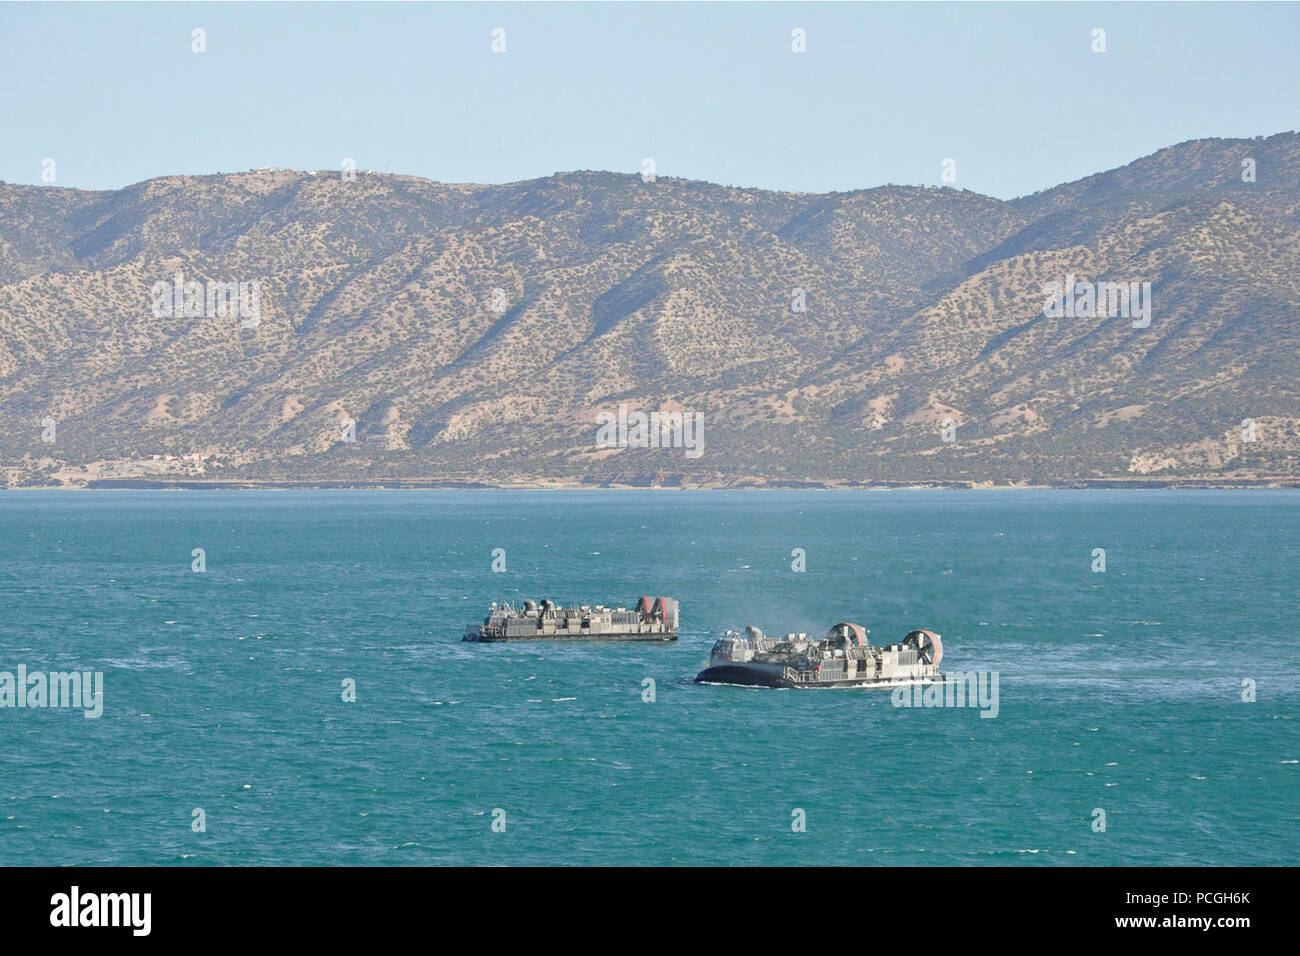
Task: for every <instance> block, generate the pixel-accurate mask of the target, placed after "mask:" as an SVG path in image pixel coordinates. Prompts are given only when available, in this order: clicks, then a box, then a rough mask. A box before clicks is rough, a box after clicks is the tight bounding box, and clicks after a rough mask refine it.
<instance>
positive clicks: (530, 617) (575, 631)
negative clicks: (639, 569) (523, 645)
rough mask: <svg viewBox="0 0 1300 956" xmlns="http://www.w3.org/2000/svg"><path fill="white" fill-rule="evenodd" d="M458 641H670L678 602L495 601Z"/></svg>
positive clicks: (658, 599)
mask: <svg viewBox="0 0 1300 956" xmlns="http://www.w3.org/2000/svg"><path fill="white" fill-rule="evenodd" d="M461 640H462V641H482V642H488V641H675V640H677V602H676V601H674V600H673V599H672V598H666V597H656V598H651V597H643V598H641V600H640V601H638V602H637V605H636V607H635V608H634V609H633V610H631V611H629V610H628V609H627V608H625V607H605V605H603V604H597V605H596V606H595V607H591V606H589V605H586V604H582V605H577V606H574V607H560V606H559V605H556V604H553V603H552V602H550V601H541V602H537V601H524V603H523V605H522V606H521V607H519V608H514V607H511V606H510V605H509V604H508V603H503V604H499V605H498V604H497V603H496V602H495V601H494V602H493V603H492V607H491V608H490V609H489V610H488V615H487V617H485V618H484V619H483V623H482V624H471V625H470V626H469V627H468V628H466V629H465V636H464V637H463V638H461Z"/></svg>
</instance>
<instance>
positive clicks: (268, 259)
mask: <svg viewBox="0 0 1300 956" xmlns="http://www.w3.org/2000/svg"><path fill="white" fill-rule="evenodd" d="M1043 148H1044V150H1050V149H1051V148H1052V147H1051V143H1050V141H1045V142H1044V144H1043ZM177 276H179V277H180V283H179V284H180V287H181V290H182V295H181V297H180V305H181V308H180V309H179V310H178V309H176V308H174V306H175V305H176V304H177V299H176V297H175V296H173V295H172V291H174V290H173V285H174V284H175V283H176V282H177ZM189 283H197V284H199V285H198V286H197V291H198V292H199V293H200V296H199V298H197V299H195V298H194V297H193V296H191V298H190V300H189V304H190V305H191V306H197V308H191V309H189V310H187V309H186V308H185V305H186V301H185V298H184V294H183V293H184V292H185V291H186V286H187V284H189ZM218 283H236V284H237V283H244V284H245V286H244V288H245V290H246V291H249V293H250V294H249V295H246V296H245V302H244V304H245V306H248V308H246V309H245V312H244V313H242V314H241V313H238V312H237V311H236V309H235V305H236V304H237V303H238V300H239V296H238V294H233V295H232V297H231V300H230V302H231V308H230V309H228V310H226V314H224V315H223V314H209V312H210V311H211V310H210V309H209V308H208V306H209V305H210V304H211V303H210V302H209V301H208V300H207V299H205V298H203V293H205V292H206V293H212V292H213V289H214V288H217V289H220V288H221V286H216V285H215V284H218ZM1052 283H1056V284H1058V286H1059V287H1060V288H1061V289H1065V287H1066V285H1067V283H1068V285H1069V287H1070V288H1069V292H1070V294H1069V295H1068V296H1063V300H1062V305H1063V306H1064V307H1066V311H1067V312H1068V313H1071V314H1060V311H1061V310H1060V309H1056V310H1053V309H1052V308H1050V307H1047V306H1050V303H1049V301H1048V300H1049V299H1050V298H1051V293H1050V292H1049V291H1048V290H1049V289H1050V287H1051V284H1052ZM1102 283H1124V284H1125V286H1124V288H1128V289H1134V290H1142V289H1145V290H1146V294H1147V295H1149V300H1148V304H1149V306H1150V311H1149V315H1148V316H1146V318H1145V319H1142V318H1138V317H1134V316H1133V315H1123V314H1116V315H1110V314H1104V313H1105V312H1106V308H1105V306H1106V305H1110V306H1111V307H1112V311H1114V309H1116V308H1117V307H1118V305H1119V300H1118V299H1114V298H1112V300H1111V301H1110V302H1109V303H1107V302H1104V301H1103V302H1102V303H1101V305H1102V308H1100V309H1099V308H1096V307H1092V308H1090V307H1089V304H1088V301H1087V290H1088V289H1089V288H1092V287H1093V286H1094V285H1097V284H1102ZM1147 283H1149V285H1146V284H1147ZM162 284H167V285H162ZM1076 284H1081V285H1077V288H1076ZM1130 284H1135V285H1130ZM235 288H236V287H235V286H231V287H230V289H231V290H233V289H235ZM1102 288H1103V289H1104V288H1105V287H1104V286H1103V287H1102ZM1112 288H1118V286H1114V287H1112ZM160 289H162V290H163V291H162V292H161V293H160V291H159V290H160ZM169 290H172V291H169ZM254 290H255V296H254V294H253V291H254ZM189 291H190V292H193V291H194V288H191V289H189ZM1101 298H1102V299H1103V300H1104V299H1105V295H1104V294H1103V295H1102V297H1101ZM1071 300H1072V301H1071ZM1138 301H1139V299H1138V298H1135V299H1134V301H1133V305H1134V307H1135V308H1136V307H1137V303H1138ZM222 302H223V300H222V298H221V295H220V294H218V295H217V298H216V304H217V306H218V309H217V312H218V313H219V312H221V311H222V310H221V308H220V306H221V305H222ZM160 303H161V304H160ZM187 311H197V312H198V314H186V313H187ZM178 312H179V314H178ZM1097 312H1101V313H1103V314H1095V313H1097ZM254 313H255V314H254ZM1089 313H1094V314H1089ZM1144 323H1145V324H1144ZM1298 359H1300V135H1297V134H1295V133H1284V134H1279V135H1276V136H1270V137H1268V138H1257V139H1250V140H1228V139H1206V140H1197V141H1193V142H1188V143H1183V144H1180V145H1177V146H1172V147H1169V148H1167V149H1163V150H1161V151H1159V152H1157V153H1155V154H1153V155H1151V156H1147V157H1145V158H1143V159H1139V160H1137V161H1135V162H1133V163H1131V164H1129V165H1128V166H1125V167H1123V168H1121V169H1115V170H1111V171H1109V172H1104V173H1099V174H1097V175H1095V176H1091V177H1088V178H1087V179H1083V180H1080V181H1078V182H1072V183H1067V184H1065V185H1061V186H1058V187H1055V188H1053V189H1049V190H1046V191H1044V192H1040V193H1037V194H1035V195H1032V196H1027V197H1024V198H1021V199H1016V200H1012V201H1002V200H997V199H992V198H989V197H987V196H982V195H978V194H976V193H972V192H968V191H964V190H961V189H957V188H951V187H948V188H919V187H910V186H883V187H879V188H874V189H864V190H860V191H854V192H843V193H831V194H808V193H790V192H771V191H765V190H760V189H743V188H731V187H726V186H718V185H712V184H709V183H703V182H693V181H686V180H681V179H673V178H667V177H662V176H661V177H658V178H657V179H654V180H653V181H647V180H645V179H643V178H642V177H641V176H639V175H624V174H615V173H608V172H573V173H560V174H556V175H554V176H550V177H547V178H545V179H538V180H533V181H529V182H520V183H512V184H508V185H460V184H444V183H438V182H432V181H428V180H423V179H418V178H414V177H408V176H397V175H387V174H377V173H367V172H356V173H355V175H354V176H353V175H349V174H347V173H344V172H340V171H338V170H335V171H319V172H294V171H289V170H257V171H252V172H244V173H231V174H217V175H210V176H175V177H166V178H162V179H154V180H149V181H147V182H143V183H138V184H136V185H133V186H128V187H126V188H124V189H119V190H115V191H110V192H91V191H83V190H77V189H66V188H61V187H56V186H24V185H13V184H0V475H3V476H4V478H5V483H7V484H8V485H9V486H11V487H12V486H18V485H60V484H61V485H70V486H79V485H85V484H88V483H91V484H94V483H103V482H108V483H114V482H130V481H139V480H141V479H155V480H167V481H182V480H183V481H191V482H192V481H204V482H208V481H219V482H225V481H238V482H249V481H285V482H292V481H302V482H322V483H324V482H340V483H345V484H346V483H365V482H396V481H410V482H456V483H479V482H482V483H488V484H521V483H531V484H541V485H561V484H572V485H587V484H594V485H633V486H645V485H665V486H708V485H720V486H740V485H752V484H759V485H777V486H780V485H803V484H826V485H875V484H888V483H898V482H901V483H908V484H912V483H915V484H922V483H995V484H1049V483H1065V484H1076V483H1087V482H1095V481H1100V480H1108V479H1109V480H1128V481H1142V482H1149V481H1157V482H1169V481H1211V482H1232V481H1238V480H1252V481H1277V482H1281V483H1285V484H1296V483H1300V376H1298V375H1297V371H1298V370H1300V361H1298ZM620 405H622V406H625V411H626V412H627V413H628V414H631V415H634V414H635V413H636V412H638V411H640V412H647V413H648V412H652V411H657V412H679V413H682V414H683V415H684V416H686V417H687V420H690V421H698V422H701V423H702V425H701V429H700V432H699V434H698V435H697V436H696V438H697V440H699V442H700V444H699V445H698V446H697V447H696V448H695V450H694V452H693V453H689V454H688V451H690V450H689V449H687V448H682V447H667V448H663V447H661V448H652V447H651V448H647V447H635V445H636V442H635V434H634V436H633V440H632V441H631V442H629V443H628V444H627V445H626V446H623V447H620V446H619V445H618V444H614V445H613V446H610V443H609V442H608V441H602V440H601V434H600V424H599V422H600V419H599V418H598V416H600V414H601V413H602V412H617V409H618V407H619V406H620ZM606 437H608V436H606ZM0 484H2V483H0Z"/></svg>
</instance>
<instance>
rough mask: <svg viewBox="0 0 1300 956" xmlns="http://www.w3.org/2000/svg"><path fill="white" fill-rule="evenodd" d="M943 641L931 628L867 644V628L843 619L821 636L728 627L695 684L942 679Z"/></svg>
mask: <svg viewBox="0 0 1300 956" xmlns="http://www.w3.org/2000/svg"><path fill="white" fill-rule="evenodd" d="M941 660H943V641H942V640H941V639H940V637H939V635H938V634H935V633H934V632H933V631H912V632H911V633H910V634H908V635H907V636H906V637H905V638H903V642H902V643H901V644H887V645H885V646H884V647H872V646H871V644H869V643H868V641H867V630H866V629H865V628H863V627H861V626H859V625H857V624H850V623H848V622H847V621H845V622H841V623H839V624H836V625H835V626H834V627H832V628H831V629H830V631H829V633H827V635H826V638H825V639H824V640H820V641H818V640H810V639H809V638H808V635H807V634H787V635H786V636H785V637H767V636H766V635H765V634H764V633H763V632H762V631H760V630H759V629H758V628H756V627H747V628H745V633H744V635H741V634H738V633H737V632H735V631H728V632H727V633H726V635H725V636H723V637H722V638H720V639H719V640H718V642H717V643H716V644H714V645H713V653H712V655H711V656H710V658H709V666H708V667H706V668H705V669H704V670H702V671H700V673H699V674H698V675H696V677H695V682H696V683H697V684H743V685H747V686H750V687H793V688H806V687H896V686H898V685H899V684H913V683H933V682H935V681H941V680H943V674H942V673H940V671H939V662H940V661H941Z"/></svg>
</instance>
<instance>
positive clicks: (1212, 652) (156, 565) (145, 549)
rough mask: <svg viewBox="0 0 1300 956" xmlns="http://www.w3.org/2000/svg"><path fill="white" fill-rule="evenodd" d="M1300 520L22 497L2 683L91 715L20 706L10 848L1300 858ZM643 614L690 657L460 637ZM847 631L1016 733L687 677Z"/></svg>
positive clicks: (15, 518) (983, 501)
mask: <svg viewBox="0 0 1300 956" xmlns="http://www.w3.org/2000/svg"><path fill="white" fill-rule="evenodd" d="M1298 534H1300V496H1297V495H1295V494H1294V493H1287V492H1254V491H1233V492H1209V491H1207V492H1173V491H1169V492H1162V491H1140V492H1101V491H1093V492H990V493H982V492H951V493H948V492H853V493H839V492H789V493H786V492H757V491H756V492H698V493H695V492H572V493H570V492H486V491H485V492H470V491H454V492H410V493H407V492H320V491H314V492H306V491H304V492H282V491H281V492H229V493H226V492H85V493H76V492H14V493H6V494H3V495H0V670H7V671H11V672H12V671H15V670H16V668H17V666H18V665H19V664H25V665H26V666H27V667H28V669H29V670H67V669H71V668H78V669H90V670H98V671H102V672H103V674H104V681H105V698H104V713H103V716H102V717H101V718H99V719H97V720H95V719H86V718H84V717H83V716H82V715H81V714H80V713H79V712H77V711H70V710H53V709H45V710H32V709H21V710H20V709H8V708H6V709H0V864H6V865H13V864H67V863H77V864H177V863H188V864H238V863H289V864H298V863H302V864H307V863H345V864H408V863H409V864H426V863H459V864H479V863H484V864H525V863H624V864H672V863H705V864H802V863H849V864H882V865H895V864H948V863H957V864H986V863H995V864H1002V863H1035V864H1072V863H1079V864H1102V865H1105V864H1184V863H1191V864H1196V863H1219V864H1227V863H1265V864H1279V863H1286V864H1294V863H1295V862H1296V861H1297V849H1300V836H1297V834H1298V833H1300V829H1298V827H1297V824H1298V823H1300V786H1298V784H1300V776H1298V774H1300V767H1298V766H1297V763H1296V761H1297V759H1298V758H1300V736H1298V734H1297V722H1296V716H1297V703H1298V702H1300V637H1298V636H1297V630H1296V625H1295V621H1296V618H1297V614H1296V611H1297V607H1296V603H1297V601H1296V595H1297V590H1298V588H1297V585H1298V584H1300V557H1298V556H1297V547H1296V542H1297V540H1298ZM195 548H203V549H204V550H205V552H206V565H207V570H206V572H205V573H202V574H197V573H194V572H193V571H192V570H191V562H192V560H193V558H192V557H191V554H192V551H193V549H195ZM494 548H504V549H505V552H506V562H507V571H506V573H504V574H501V573H493V572H492V571H491V563H492V549H494ZM795 548H803V549H804V550H805V551H806V554H807V559H806V560H807V570H806V572H804V573H795V572H793V571H792V570H791V562H792V560H793V558H792V554H791V552H792V550H793V549H795ZM1095 548H1104V549H1105V552H1106V570H1105V572H1104V573H1094V572H1093V571H1092V566H1093V563H1094V558H1093V549H1095ZM641 594H666V595H670V596H675V597H677V598H679V599H680V601H681V605H682V638H681V641H680V642H679V643H678V644H677V645H674V646H619V645H608V644H600V645H597V644H568V645H559V646H544V645H538V644H511V645H471V644H462V643H460V635H461V633H462V631H463V628H464V625H465V624H467V623H469V622H471V621H474V620H476V619H479V618H481V617H482V615H483V613H484V610H485V608H486V605H487V604H488V602H489V601H491V600H493V599H500V598H503V597H505V598H510V599H512V600H518V599H521V598H524V597H535V598H540V597H551V598H553V599H558V600H564V601H590V602H629V603H630V602H634V601H635V600H636V598H637V597H638V596H640V595H641ZM840 619H849V620H853V621H858V622H861V623H863V624H865V625H866V626H867V627H869V628H870V629H871V632H872V634H871V636H872V639H873V640H874V641H876V642H878V643H887V642H891V641H896V640H898V639H900V638H901V637H902V635H903V634H905V633H906V632H907V631H908V630H909V629H911V628H914V627H927V628H932V629H934V630H938V631H940V632H941V633H942V634H943V637H944V645H945V652H946V653H945V659H944V668H945V670H948V671H952V670H967V671H969V670H979V671H996V672H998V674H999V688H1000V689H999V697H1000V700H999V713H998V716H997V717H996V718H993V719H988V718H981V717H980V716H979V711H978V710H972V709H965V710H960V709H930V710H925V709H921V710H916V709H901V708H896V707H894V706H893V705H892V703H891V698H890V695H889V694H888V693H885V692H880V691H864V690H848V691H820V692H818V691H769V690H748V689H741V688H734V687H707V686H699V685H693V684H691V683H690V678H691V677H693V676H694V674H695V673H696V672H697V671H698V670H699V669H700V668H701V667H702V666H703V665H704V663H705V661H706V660H707V657H708V651H709V647H710V645H711V644H712V643H713V641H714V640H715V639H716V638H717V637H718V636H719V635H720V634H721V632H722V631H723V630H724V629H725V628H727V627H738V626H743V625H745V624H749V623H754V624H758V625H760V626H762V627H764V628H765V629H766V630H768V631H769V632H779V631H783V630H806V631H815V632H817V633H818V634H820V633H823V632H824V631H825V629H826V628H827V626H828V625H829V624H831V623H833V622H834V621H836V620H840ZM647 678H649V679H652V680H653V681H654V691H655V694H654V696H655V700H654V701H653V702H649V703H648V702H645V701H644V700H643V694H644V692H645V687H646V684H645V683H644V682H645V681H646V679H647ZM347 679H351V680H354V681H355V682H356V687H357V701H356V703H346V702H344V701H343V699H342V685H343V681H345V680H347ZM1247 679H1250V680H1253V681H1254V682H1255V693H1256V696H1257V699H1256V700H1255V701H1254V702H1253V703H1250V702H1244V701H1243V700H1242V696H1243V681H1245V680H1247ZM195 808H202V809H203V810H204V811H205V813H206V821H207V831H206V832H205V833H195V832H193V830H192V828H191V820H192V813H193V810H194V809H195ZM498 808H500V809H502V810H504V811H505V820H506V830H505V832H504V833H497V832H493V830H492V820H493V811H494V810H496V809H498ZM796 809H800V810H802V811H804V815H805V816H806V820H807V830H806V832H803V833H796V832H793V831H792V827H791V823H792V819H793V817H792V813H793V811H795V810H796ZM1096 809H1102V810H1104V811H1105V813H1106V831H1105V832H1104V833H1098V832H1094V831H1093V828H1092V823H1093V820H1094V811H1095V810H1096Z"/></svg>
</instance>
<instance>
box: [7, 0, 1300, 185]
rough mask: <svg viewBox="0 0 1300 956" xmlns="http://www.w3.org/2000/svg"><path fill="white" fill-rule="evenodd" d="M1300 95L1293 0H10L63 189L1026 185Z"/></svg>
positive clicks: (10, 59)
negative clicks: (664, 178) (589, 180)
mask: <svg viewBox="0 0 1300 956" xmlns="http://www.w3.org/2000/svg"><path fill="white" fill-rule="evenodd" d="M196 26H201V27H204V28H205V29H206V31H207V52H206V53H203V54H196V53H193V52H191V50H190V44H191V38H190V31H191V30H192V29H193V28H194V27H196ZM494 27H502V28H504V29H505V30H506V44H507V52H506V53H505V54H493V53H492V52H491V50H490V43H491V36H490V34H491V31H492V29H493V28H494ZM795 27H802V28H804V29H805V30H806V31H807V37H808V52H807V53H804V54H795V53H792V52H791V49H790V42H791V40H790V32H791V30H792V29H793V28H795ZM1094 27H1103V28H1105V29H1106V31H1107V34H1106V37H1107V47H1108V49H1107V52H1106V53H1103V54H1095V53H1093V52H1092V51H1091V49H1090V43H1091V36H1090V34H1091V31H1092V29H1093V28H1094ZM1298 113H1300V5H1296V4H1247V3H1223V4H1174V3H1152V4H1137V3H1133V4H1088V3H1070V4H1059V5H1058V4H1022V3H1015V4H982V3H961V4H940V3H908V4H883V3H882V4H844V3H841V4H825V5H823V4H813V3H794V4H775V3H773V4H742V3H729V4H721V3H719V4H683V3H658V4H612V3H611V4H605V3H582V4H550V3H546V4H489V3H481V4H447V5H441V4H418V3H408V4H393V5H389V4H380V3H351V4H316V3H296V4H233V3H223V4H201V3H196V4H168V3H158V4H94V5H82V4H53V3H51V4H10V3H4V4H0V179H4V180H7V181H9V182H22V183H38V182H40V176H41V161H42V160H43V159H44V158H46V157H51V158H53V159H54V160H55V161H56V164H57V166H56V169H57V183H58V185H64V186H80V187H87V188H115V187H119V186H124V185H126V184H128V183H132V182H137V181H139V180H142V179H147V178H149V177H152V176H159V175H165V174H170V173H208V172H219V171H220V172H230V171H234V170H242V169H248V168H250V167H255V166H281V167H292V168H298V169H337V168H338V167H339V164H340V162H341V160H342V159H343V158H344V157H355V159H356V162H357V165H358V166H359V167H360V168H361V169H363V170H364V169H376V170H382V171H386V172H401V173H412V174H415V175H419V176H425V177H428V178H431V179H438V180H443V181H458V182H459V181H472V182H508V181H513V180H518V179H528V178H532V177H535V176H544V175H548V174H550V173H552V172H555V171H557V170H570V169H610V170H617V171H622V172H637V171H639V169H640V164H641V161H642V159H643V157H647V156H650V157H654V159H655V162H656V164H657V168H658V172H659V174H660V175H668V176H684V177H688V178H692V179H706V180H710V181H712V182H720V183H728V184H733V185H743V186H762V187H768V188H778V189H798V190H807V191H819V192H820V191H825V190H832V189H855V188H863V187H870V186H876V185H880V184H882V183H887V182H894V183H912V184H922V183H931V184H934V183H938V182H939V181H940V173H941V163H942V161H943V159H944V158H946V157H952V158H954V159H956V161H957V183H956V185H957V186H959V187H965V188H969V189H973V190H976V191H979V192H984V193H989V194H991V195H995V196H1001V197H1004V198H1005V197H1011V196H1015V195H1022V194H1025V193H1029V192H1033V191H1035V190H1037V189H1042V188H1045V187H1048V186H1051V185H1055V184H1056V183H1059V182H1062V181H1066V180H1070V179H1076V178H1078V177H1080V176H1084V175H1087V174H1089V173H1093V172H1097V171H1100V170H1103V169H1107V168H1111V167H1114V166H1118V165H1122V164H1124V163H1126V162H1129V161H1130V160H1132V159H1135V158H1137V157H1138V156H1142V155H1145V154H1147V153H1150V152H1152V151H1154V150H1156V149H1158V148H1160V147H1162V146H1167V145H1170V144H1172V143H1176V142H1181V141H1183V140H1187V139H1195V138H1200V137H1206V136H1255V135H1260V134H1264V135H1267V134H1271V133H1276V132H1280V131H1283V130H1291V129H1296V128H1297V127H1300V121H1298V120H1297V114H1298Z"/></svg>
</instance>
